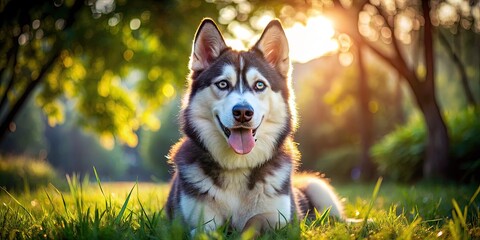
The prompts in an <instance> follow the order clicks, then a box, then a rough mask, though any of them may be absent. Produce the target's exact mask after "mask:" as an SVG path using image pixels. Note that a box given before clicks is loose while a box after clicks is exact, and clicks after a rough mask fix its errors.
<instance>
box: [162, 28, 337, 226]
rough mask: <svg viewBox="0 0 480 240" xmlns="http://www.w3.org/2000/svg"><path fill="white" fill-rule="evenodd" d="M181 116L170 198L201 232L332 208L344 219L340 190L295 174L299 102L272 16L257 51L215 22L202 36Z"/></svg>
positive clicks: (173, 209) (278, 222) (173, 212)
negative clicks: (230, 40) (236, 43)
mask: <svg viewBox="0 0 480 240" xmlns="http://www.w3.org/2000/svg"><path fill="white" fill-rule="evenodd" d="M189 68H190V71H191V73H190V76H189V79H188V82H189V83H188V91H187V92H186V94H185V97H184V101H183V104H182V105H183V106H182V110H181V113H180V119H181V122H182V131H183V133H184V137H183V138H182V139H181V140H180V141H179V142H178V143H177V144H176V145H174V146H173V147H172V149H171V151H170V155H169V158H170V161H171V162H172V163H173V164H174V166H175V173H174V175H173V179H172V186H171V191H170V194H169V196H168V201H167V204H166V208H165V209H166V212H167V215H168V217H169V218H174V217H180V218H182V220H183V221H184V222H185V223H186V224H188V225H189V226H190V227H191V229H192V231H193V233H194V232H195V227H197V226H199V225H201V226H203V227H204V228H205V230H206V231H211V230H214V229H216V228H217V227H218V226H221V225H223V224H225V223H228V224H229V225H230V226H231V227H232V228H233V229H236V230H239V231H242V230H246V229H248V228H250V227H254V228H255V229H256V230H257V232H259V231H265V230H267V229H269V228H271V227H281V226H284V225H285V224H286V223H288V222H289V221H291V220H293V219H294V218H295V217H296V218H297V219H301V218H303V217H304V216H305V215H306V214H307V213H312V212H313V211H314V210H313V208H316V209H318V210H319V211H322V210H325V209H327V208H330V215H332V216H335V217H338V218H343V210H342V205H341V204H340V201H339V200H338V198H337V196H336V194H335V193H334V191H333V190H332V188H331V187H330V186H329V185H328V184H327V183H326V182H325V181H324V180H322V179H321V178H320V177H318V176H316V175H313V174H297V173H295V170H296V166H297V163H298V161H299V158H300V154H299V152H298V150H297V147H296V144H295V143H294V142H293V139H292V135H293V133H294V131H295V128H296V109H295V104H294V95H293V90H292V87H291V80H290V59H289V48H288V42H287V38H286V36H285V33H284V31H283V28H282V25H281V23H280V22H279V21H278V20H273V21H271V22H270V23H269V24H268V26H267V27H266V28H265V30H264V32H263V34H262V35H261V37H260V39H259V40H258V41H257V43H256V44H255V45H254V46H253V47H252V48H251V49H250V50H248V51H235V50H232V49H231V48H229V47H228V46H227V45H226V44H225V41H224V39H223V37H222V34H221V33H220V31H219V30H218V28H217V26H216V24H215V23H214V22H213V21H212V20H211V19H204V20H203V21H202V22H201V24H200V26H199V28H198V30H197V32H196V34H195V39H194V42H193V50H192V54H191V57H190V64H189Z"/></svg>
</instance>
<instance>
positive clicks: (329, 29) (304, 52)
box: [225, 15, 339, 63]
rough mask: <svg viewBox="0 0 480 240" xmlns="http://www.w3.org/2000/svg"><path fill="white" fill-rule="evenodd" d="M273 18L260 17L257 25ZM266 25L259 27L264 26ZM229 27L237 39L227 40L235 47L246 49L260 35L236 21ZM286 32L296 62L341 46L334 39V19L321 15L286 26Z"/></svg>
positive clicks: (307, 59) (315, 56)
mask: <svg viewBox="0 0 480 240" xmlns="http://www.w3.org/2000/svg"><path fill="white" fill-rule="evenodd" d="M271 19H273V17H271V16H267V17H265V18H260V19H259V21H258V24H256V25H265V26H266V24H267V23H268V22H269V21H270V20H271ZM265 26H257V27H258V28H264V27H265ZM228 28H229V30H230V31H231V32H232V33H233V35H234V37H235V39H234V38H228V37H227V38H226V39H225V41H226V42H227V44H228V45H229V46H231V47H232V48H233V49H237V50H243V49H246V46H245V45H248V44H246V43H248V42H250V45H251V44H253V43H254V42H251V41H252V39H254V40H255V41H256V40H257V39H258V37H257V38H255V37H253V36H254V35H253V32H252V31H251V30H249V29H248V28H246V27H244V26H243V25H241V24H238V23H236V22H235V23H233V24H229V26H228ZM285 34H286V35H287V38H288V41H289V47H290V58H291V60H292V61H294V62H300V63H304V62H308V61H310V60H312V59H315V58H318V57H320V56H323V55H325V54H327V53H329V52H334V51H336V50H338V48H339V46H338V42H337V41H336V40H335V39H334V35H335V30H334V28H333V24H332V21H331V20H330V19H328V18H326V17H324V16H321V15H318V16H314V17H310V18H309V19H308V20H307V21H306V24H302V23H295V24H293V25H292V26H290V27H286V28H285Z"/></svg>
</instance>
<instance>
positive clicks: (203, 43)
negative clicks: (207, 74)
mask: <svg viewBox="0 0 480 240" xmlns="http://www.w3.org/2000/svg"><path fill="white" fill-rule="evenodd" d="M225 48H227V45H226V44H225V41H224V40H223V37H222V34H221V33H220V31H219V30H218V27H217V25H216V24H215V22H214V21H213V20H212V19H210V18H206V19H204V20H203V21H202V23H200V26H199V27H198V29H197V33H196V34H195V40H193V49H192V55H191V57H190V70H192V71H200V70H204V69H206V68H207V67H208V66H210V64H212V62H213V61H214V60H215V59H216V58H217V57H218V56H219V55H220V53H221V52H222V50H224V49H225Z"/></svg>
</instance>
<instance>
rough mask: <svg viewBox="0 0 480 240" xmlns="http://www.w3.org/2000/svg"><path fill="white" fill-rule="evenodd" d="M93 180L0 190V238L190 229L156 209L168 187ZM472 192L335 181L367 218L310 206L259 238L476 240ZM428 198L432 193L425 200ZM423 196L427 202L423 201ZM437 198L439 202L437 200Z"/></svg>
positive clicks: (232, 234) (233, 235)
mask: <svg viewBox="0 0 480 240" xmlns="http://www.w3.org/2000/svg"><path fill="white" fill-rule="evenodd" d="M95 173H96V172H95ZM95 178H96V183H89V182H88V180H87V179H84V180H83V181H81V180H80V178H79V177H78V176H77V175H73V176H71V177H68V185H69V191H67V192H62V191H59V190H58V189H56V188H55V187H53V186H50V187H48V188H45V189H44V190H43V191H38V192H34V193H32V194H30V195H25V194H24V195H18V194H11V193H8V192H6V191H2V192H1V193H0V201H1V202H3V203H4V204H3V205H1V206H0V216H3V217H1V218H0V238H1V239H9V238H10V239H11V238H14V239H32V238H33V239H37V238H48V239H115V238H119V239H152V238H155V239H186V238H189V234H190V229H188V228H187V227H186V226H185V225H184V224H182V223H181V221H179V220H178V219H177V220H174V221H170V220H168V219H167V218H166V216H165V213H164V212H163V209H162V207H163V204H164V203H165V201H166V198H167V193H168V185H166V184H151V183H133V182H131V183H102V182H101V179H100V178H101V177H100V176H99V175H98V174H95ZM379 182H380V181H379ZM479 190H480V188H479ZM479 190H477V191H476V192H475V188H474V187H472V186H458V185H438V184H437V185H434V186H432V185H418V186H416V187H413V186H402V185H396V184H392V183H387V184H383V185H382V186H381V187H380V184H379V183H377V185H376V186H373V185H372V184H369V185H358V184H353V185H348V186H340V187H338V191H339V193H340V194H341V195H343V196H346V197H347V198H349V199H356V201H348V202H347V203H346V214H347V216H348V217H354V218H357V219H360V218H361V219H367V218H368V219H369V221H360V223H358V224H350V223H348V224H347V223H343V222H339V221H335V220H333V219H330V218H328V210H326V211H325V212H316V213H315V216H316V218H314V219H311V220H309V219H299V221H294V222H293V223H291V224H288V225H287V226H285V227H282V228H279V229H276V230H270V231H268V232H267V233H265V234H264V235H262V236H260V237H259V239H351V238H362V237H364V238H369V239H370V238H373V239H394V238H401V239H412V238H413V239H425V238H428V239H431V238H440V239H464V238H473V239H475V238H479V237H480V234H479V230H480V229H479V228H478V226H479V225H478V223H479V220H480V219H479V218H480V212H479V209H478V206H479V200H478V199H477V196H478V191H479ZM372 193H373V194H372ZM431 196H434V198H435V199H430V198H431ZM425 197H427V198H428V199H430V200H432V201H430V200H429V201H425V200H424V198H425ZM439 198H440V199H442V198H443V199H445V200H444V201H441V202H440V203H439V204H437V202H436V201H438V199H439ZM451 199H454V200H452V201H450V200H451ZM433 200H435V201H433ZM406 203H411V205H409V204H406ZM430 205H432V206H430ZM428 207H432V208H437V209H439V210H438V211H437V213H438V214H439V216H438V217H436V218H433V219H432V218H429V216H428V215H425V214H423V213H422V212H423V211H422V210H423V209H422V208H428ZM452 209H454V212H453V214H459V215H456V217H453V218H452V217H451V215H450V214H451V213H452V212H451V210H452ZM418 210H420V211H418ZM193 238H194V239H253V235H252V232H250V231H247V232H245V233H240V232H238V231H229V230H228V227H227V226H221V227H219V228H218V229H217V231H214V232H210V233H205V232H201V231H200V232H199V233H197V234H196V235H195V236H194V237H193Z"/></svg>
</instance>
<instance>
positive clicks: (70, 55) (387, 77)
mask: <svg viewBox="0 0 480 240" xmlns="http://www.w3.org/2000/svg"><path fill="white" fill-rule="evenodd" d="M0 10H1V15H0V18H1V22H2V23H1V28H0V35H1V37H0V41H1V42H2V44H1V48H0V51H1V53H2V55H1V56H2V58H1V60H0V71H1V72H0V77H1V78H0V80H1V81H0V98H1V102H0V107H1V108H0V109H1V111H0V117H1V118H0V120H1V128H0V141H1V142H0V152H1V154H2V164H7V165H8V164H10V165H15V164H13V163H12V162H17V165H21V162H22V161H27V163H25V164H26V165H29V163H28V161H29V160H28V159H34V160H35V161H37V162H40V164H41V163H44V164H46V165H51V166H53V168H54V169H55V172H56V174H57V175H59V176H63V175H65V174H71V173H73V172H75V173H77V174H80V175H82V176H83V175H85V174H87V173H90V175H91V174H92V169H93V168H92V167H93V166H95V167H96V169H97V170H98V172H99V173H100V175H101V176H102V177H103V178H104V179H105V180H107V181H132V180H136V179H138V180H140V181H167V180H168V179H169V176H170V170H171V168H170V167H169V166H168V164H167V159H166V156H167V155H168V151H169V148H170V146H171V145H172V144H174V143H175V142H176V141H177V139H178V138H179V137H180V136H181V133H180V130H179V125H178V124H177V120H178V119H177V118H178V112H179V106H180V98H181V96H182V94H183V92H184V86H185V84H186V78H187V75H188V68H187V64H188V60H189V55H190V51H191V45H192V39H193V36H194V33H195V29H196V28H197V26H198V24H199V22H200V21H201V20H202V18H204V17H211V18H213V19H214V20H215V21H216V22H217V23H218V24H219V27H220V29H221V30H222V32H223V33H224V35H225V38H226V40H227V43H228V44H230V45H232V46H233V47H234V48H239V49H241V48H242V47H243V48H245V47H249V46H251V44H252V42H254V41H256V39H258V35H259V34H260V33H261V31H262V30H263V28H264V27H265V26H266V24H267V23H268V22H269V21H270V20H271V19H273V18H280V19H281V20H282V21H283V24H284V27H285V28H286V33H287V37H288V38H289V41H290V48H291V57H292V60H293V74H292V76H293V85H294V89H295V93H296V101H297V103H298V110H299V117H300V127H299V129H298V132H297V133H296V134H295V139H296V141H297V142H298V143H299V148H300V150H301V152H302V156H303V157H302V164H301V166H300V168H301V169H307V170H310V171H320V172H323V173H325V174H326V176H327V177H329V178H332V179H333V181H339V182H341V181H344V182H348V181H359V180H372V179H376V178H377V177H379V176H383V177H385V178H387V179H391V180H395V181H401V182H414V181H418V180H421V179H425V178H426V179H447V180H454V181H461V182H472V181H473V182H478V181H479V177H478V176H480V150H479V149H480V137H478V136H480V130H479V129H480V121H479V119H480V118H479V112H478V102H479V101H480V59H479V58H480V36H479V31H480V6H479V3H478V2H477V1H460V0H458V1H454V0H449V1H408V0H404V1H393V0H392V1H386V0H385V1H380V0H377V1H353V2H350V1H243V0H236V1H206V2H203V1H141V2H134V1H125V0H120V1H114V0H98V1H80V0H79V1H74V0H55V1H53V2H52V1H36V2H35V3H30V2H28V1H3V2H2V3H1V5H0ZM425 13H429V14H428V18H425ZM16 159H19V160H18V161H17V160H16ZM20 160H21V161H20ZM4 162H7V163H4ZM47 167H48V166H47ZM4 168H5V169H7V167H4ZM17 168H22V167H21V166H17ZM23 168H24V167H23ZM11 169H14V170H13V171H17V170H15V169H16V168H15V167H12V168H11ZM2 171H8V170H2ZM25 171H27V170H21V171H20V170H18V172H17V173H9V174H17V175H18V174H20V175H21V174H24V173H23V172H25ZM27 172H28V171H27ZM25 174H27V173H25ZM25 174H24V175H23V176H20V178H23V180H22V182H23V181H28V179H27V178H29V177H28V175H25ZM2 175H4V176H7V175H6V173H5V174H3V173H2ZM8 176H10V175H8ZM13 179H17V178H13ZM2 181H3V182H1V184H2V185H4V186H13V185H15V184H17V183H14V182H13V180H12V178H9V177H4V178H3V180H2ZM9 181H10V183H9ZM23 185H24V183H21V184H20V186H23ZM17 187H18V186H17Z"/></svg>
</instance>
